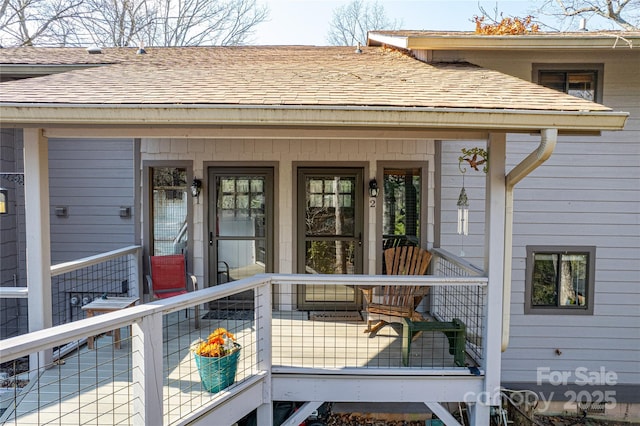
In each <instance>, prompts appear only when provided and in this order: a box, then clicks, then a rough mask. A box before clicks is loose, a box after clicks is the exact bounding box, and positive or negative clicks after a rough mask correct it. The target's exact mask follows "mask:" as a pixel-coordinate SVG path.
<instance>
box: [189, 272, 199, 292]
mask: <svg viewBox="0 0 640 426" xmlns="http://www.w3.org/2000/svg"><path fill="white" fill-rule="evenodd" d="M187 276H188V277H189V279H190V280H191V286H192V288H193V291H198V279H197V278H196V276H195V275H193V274H190V273H187Z"/></svg>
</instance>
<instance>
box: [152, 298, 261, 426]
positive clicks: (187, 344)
mask: <svg viewBox="0 0 640 426" xmlns="http://www.w3.org/2000/svg"><path fill="white" fill-rule="evenodd" d="M253 293H254V291H253V290H249V291H246V292H244V293H242V295H236V296H232V297H229V298H225V299H222V300H215V301H211V302H209V303H207V304H205V306H204V307H205V309H201V310H200V321H199V322H200V324H199V325H200V327H199V328H195V327H194V326H193V325H194V318H193V316H192V315H193V310H189V312H188V315H185V311H178V312H173V313H171V314H169V315H165V316H164V318H163V348H164V350H163V353H164V371H165V374H164V380H165V383H164V397H163V400H164V402H163V405H164V417H165V421H164V423H165V424H173V423H176V422H179V421H181V420H183V419H184V418H185V417H186V416H188V415H189V414H191V413H192V412H193V411H194V410H196V409H198V408H199V407H201V406H202V405H204V404H205V403H207V402H209V401H212V400H214V399H216V398H218V397H220V396H221V395H223V394H224V393H226V392H233V390H234V388H236V387H237V386H238V385H240V384H241V383H243V382H244V381H246V380H248V379H249V378H251V377H253V376H254V375H256V374H257V373H258V372H259V371H260V370H259V368H258V348H257V341H258V337H257V333H258V331H257V328H256V315H257V313H258V312H261V310H260V309H254V306H253V305H254V296H253ZM267 312H268V311H267ZM258 319H259V318H258ZM258 322H259V321H258ZM220 329H224V330H225V331H226V332H228V333H230V334H231V335H232V336H233V339H235V344H234V345H233V346H235V347H236V348H237V349H236V350H237V351H238V352H233V353H232V354H230V355H227V356H226V357H220V358H213V359H212V358H208V359H205V358H201V360H200V365H198V363H197V362H196V356H195V354H194V352H195V351H194V349H195V348H196V347H197V342H199V341H207V339H208V337H209V336H210V335H211V334H212V333H214V332H215V331H217V330H220ZM229 343H231V341H229Z"/></svg>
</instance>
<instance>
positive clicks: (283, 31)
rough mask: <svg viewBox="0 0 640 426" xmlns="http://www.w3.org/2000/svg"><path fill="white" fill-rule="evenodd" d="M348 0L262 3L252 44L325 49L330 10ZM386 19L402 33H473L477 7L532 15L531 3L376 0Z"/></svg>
mask: <svg viewBox="0 0 640 426" xmlns="http://www.w3.org/2000/svg"><path fill="white" fill-rule="evenodd" d="M349 1H350V0H341V1H336V0H266V1H264V3H266V4H267V5H268V6H269V9H270V13H269V16H270V17H269V21H268V22H264V23H262V24H260V25H259V26H258V27H257V28H256V32H255V36H254V41H255V44H261V45H290V44H304V45H318V46H324V45H327V44H328V43H327V32H328V31H329V22H330V21H331V18H332V16H333V10H334V9H335V8H336V7H338V6H341V5H344V4H346V3H348V2H349ZM378 2H379V3H380V4H381V5H382V6H383V7H384V10H385V12H386V15H387V18H389V19H390V20H394V19H396V20H398V21H401V22H402V24H403V25H402V26H401V29H406V30H433V31H437V30H448V31H474V30H475V24H474V23H473V22H472V21H471V20H472V19H473V17H474V16H475V15H480V14H481V13H480V9H479V8H478V4H481V5H482V6H483V7H484V8H485V10H487V12H491V13H492V12H493V10H494V8H495V7H496V5H497V7H498V9H499V10H500V11H501V12H503V13H504V15H505V16H518V17H525V16H527V15H529V14H531V13H532V10H531V9H532V6H531V0H509V1H500V0H498V1H484V0H481V1H478V0H475V1H468V0H378Z"/></svg>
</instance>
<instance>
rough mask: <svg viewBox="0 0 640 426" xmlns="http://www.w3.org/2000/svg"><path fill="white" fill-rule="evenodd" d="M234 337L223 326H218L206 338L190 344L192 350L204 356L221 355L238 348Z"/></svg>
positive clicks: (228, 353)
mask: <svg viewBox="0 0 640 426" xmlns="http://www.w3.org/2000/svg"><path fill="white" fill-rule="evenodd" d="M235 341H236V338H235V336H234V335H233V334H232V333H229V332H228V331H227V330H225V329H224V328H218V329H216V330H214V331H213V333H211V334H209V337H207V340H202V339H200V340H199V341H197V342H195V343H194V344H193V345H192V347H191V348H192V350H193V351H194V352H195V353H196V354H198V355H200V356H204V357H223V356H227V355H230V354H232V353H233V352H235V351H236V350H238V348H239V345H237V344H236V343H235Z"/></svg>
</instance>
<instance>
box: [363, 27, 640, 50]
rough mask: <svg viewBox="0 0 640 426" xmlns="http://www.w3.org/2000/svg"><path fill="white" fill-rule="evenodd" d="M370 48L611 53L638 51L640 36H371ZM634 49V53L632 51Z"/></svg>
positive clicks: (386, 34) (388, 34)
mask: <svg viewBox="0 0 640 426" xmlns="http://www.w3.org/2000/svg"><path fill="white" fill-rule="evenodd" d="M368 44H369V46H381V45H388V46H394V47H398V48H401V49H408V50H496V49H497V50H538V49H544V50H603V49H605V50H611V49H622V50H626V51H632V50H633V51H636V52H637V51H638V50H637V47H638V46H639V45H640V36H639V35H638V34H636V33H633V34H629V35H618V34H603V33H594V34H593V35H591V34H589V33H581V34H580V35H579V36H573V37H572V36H571V35H567V34H564V33H557V34H555V33H551V34H550V33H541V34H526V35H504V36H498V35H479V34H473V33H455V32H451V33H428V32H426V33H420V32H402V31H398V32H397V33H395V34H391V33H389V32H384V33H378V32H370V33H369V39H368ZM633 47H636V49H633Z"/></svg>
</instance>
